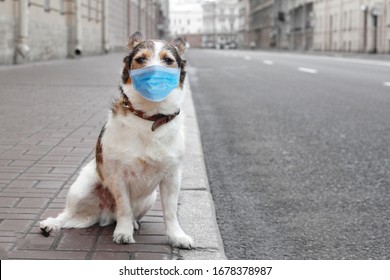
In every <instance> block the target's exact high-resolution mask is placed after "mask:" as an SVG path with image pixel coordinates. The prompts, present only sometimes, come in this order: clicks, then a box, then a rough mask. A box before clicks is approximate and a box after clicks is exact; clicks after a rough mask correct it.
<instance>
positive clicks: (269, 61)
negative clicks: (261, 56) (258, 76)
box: [263, 60, 274, 65]
mask: <svg viewBox="0 0 390 280" xmlns="http://www.w3.org/2000/svg"><path fill="white" fill-rule="evenodd" d="M263 63H264V64H267V65H274V62H273V61H272V60H263Z"/></svg>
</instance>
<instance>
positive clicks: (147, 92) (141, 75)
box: [129, 65, 180, 102]
mask: <svg viewBox="0 0 390 280" xmlns="http://www.w3.org/2000/svg"><path fill="white" fill-rule="evenodd" d="M129 74H130V76H131V80H132V82H133V86H134V88H135V89H136V90H137V91H138V92H139V93H140V94H141V95H142V97H144V98H145V99H147V100H150V101H153V102H160V101H163V100H164V99H165V98H167V96H168V95H169V93H170V92H171V91H172V90H173V89H175V88H177V87H178V86H179V79H180V69H178V68H169V67H165V66H159V65H154V66H149V67H146V68H140V69H135V70H129Z"/></svg>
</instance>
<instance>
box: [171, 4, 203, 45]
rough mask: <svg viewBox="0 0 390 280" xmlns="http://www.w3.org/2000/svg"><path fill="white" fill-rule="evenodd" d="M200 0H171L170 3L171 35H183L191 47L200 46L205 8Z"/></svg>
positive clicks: (173, 36) (172, 37) (172, 36)
mask: <svg viewBox="0 0 390 280" xmlns="http://www.w3.org/2000/svg"><path fill="white" fill-rule="evenodd" d="M201 2H202V1H199V0H171V1H170V4H169V26H170V37H171V39H174V38H176V37H182V38H183V39H184V40H185V41H186V42H187V43H188V44H189V45H190V46H191V47H200V44H201V35H200V34H201V33H202V32H203V26H204V23H203V9H202V4H201Z"/></svg>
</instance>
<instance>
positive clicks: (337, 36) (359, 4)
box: [249, 0, 390, 53]
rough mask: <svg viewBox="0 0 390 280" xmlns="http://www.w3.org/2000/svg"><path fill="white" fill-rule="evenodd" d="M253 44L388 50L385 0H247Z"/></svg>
mask: <svg viewBox="0 0 390 280" xmlns="http://www.w3.org/2000/svg"><path fill="white" fill-rule="evenodd" d="M249 8H250V13H249V17H250V24H249V30H250V34H251V40H252V42H253V43H254V44H255V46H256V47H258V48H273V47H276V48H280V49H291V50H316V51H332V52H333V51H340V52H367V53H390V0H337V1H336V0H289V1H286V0H250V5H249Z"/></svg>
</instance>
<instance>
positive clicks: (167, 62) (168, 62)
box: [163, 57, 175, 65]
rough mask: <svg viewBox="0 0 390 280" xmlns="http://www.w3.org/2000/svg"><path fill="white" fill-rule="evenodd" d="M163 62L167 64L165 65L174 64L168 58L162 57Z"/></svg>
mask: <svg viewBox="0 0 390 280" xmlns="http://www.w3.org/2000/svg"><path fill="white" fill-rule="evenodd" d="M163 61H164V62H165V63H166V64H167V65H171V64H172V63H173V62H175V61H174V60H173V59H171V58H169V57H164V59H163Z"/></svg>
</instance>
